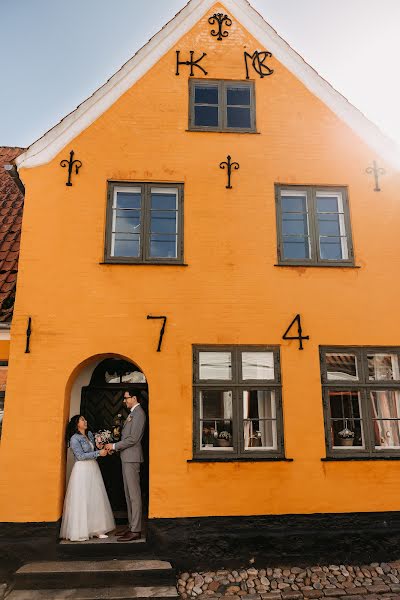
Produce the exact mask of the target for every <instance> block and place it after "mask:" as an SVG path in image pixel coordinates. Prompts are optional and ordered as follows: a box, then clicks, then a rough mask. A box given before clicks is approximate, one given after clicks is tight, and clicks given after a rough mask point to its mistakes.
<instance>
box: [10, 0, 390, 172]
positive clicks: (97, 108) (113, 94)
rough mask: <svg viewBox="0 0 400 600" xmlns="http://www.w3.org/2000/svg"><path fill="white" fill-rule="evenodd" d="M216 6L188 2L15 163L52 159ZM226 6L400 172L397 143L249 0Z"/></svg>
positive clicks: (201, 0) (204, 0) (224, 0)
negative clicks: (295, 48) (264, 17)
mask: <svg viewBox="0 0 400 600" xmlns="http://www.w3.org/2000/svg"><path fill="white" fill-rule="evenodd" d="M214 4H215V0H189V2H188V4H186V6H185V7H184V8H183V9H182V10H181V11H180V12H179V13H178V14H177V15H176V16H175V17H174V18H173V19H172V20H171V21H169V22H168V23H167V25H165V26H164V27H163V28H162V29H161V30H160V31H159V32H158V33H157V34H156V35H155V36H154V37H152V38H151V39H150V41H149V42H147V44H145V45H144V46H143V47H142V48H141V49H140V50H139V51H138V52H137V53H136V54H135V55H134V56H133V57H132V58H131V59H130V60H129V61H128V62H127V63H125V64H124V65H123V67H121V69H120V70H119V71H117V72H116V73H115V75H113V76H112V77H111V78H110V79H109V80H108V81H107V82H106V83H105V84H104V85H103V86H102V87H100V88H99V89H98V90H96V91H95V92H94V94H93V95H92V96H90V97H89V98H88V99H87V100H85V101H84V102H82V104H80V105H79V106H78V108H76V109H75V110H74V111H73V112H71V113H70V114H69V115H67V116H66V117H65V118H64V119H62V121H60V123H58V124H57V125H55V126H54V127H53V128H52V129H50V130H49V131H48V132H47V133H45V134H44V135H43V136H42V137H41V138H39V139H38V140H37V141H36V142H34V143H33V144H32V145H31V146H30V147H29V148H28V150H27V151H26V152H24V153H23V154H21V155H20V156H18V157H17V158H16V160H15V163H16V165H17V166H18V168H21V167H24V168H25V167H26V168H30V167H36V166H39V165H42V164H45V163H47V162H49V161H50V160H52V159H53V158H54V156H56V154H58V152H60V151H61V150H62V149H63V148H64V147H65V146H66V145H67V144H68V143H69V142H70V141H71V140H73V139H74V138H75V137H76V136H77V135H79V134H80V133H81V132H82V131H84V130H85V129H86V128H87V127H88V126H89V125H90V124H91V123H93V122H94V121H95V120H96V119H97V118H98V117H99V116H100V115H102V114H103V113H104V112H105V111H106V110H107V109H108V108H109V107H110V106H112V104H114V102H116V100H117V99H118V98H119V97H120V96H122V94H124V93H125V92H126V91H127V90H128V89H129V88H130V87H131V86H132V85H133V84H134V83H135V82H136V81H138V79H140V78H141V77H142V76H143V75H144V74H145V73H146V72H147V71H148V70H149V69H150V68H151V67H152V66H153V65H154V64H156V62H157V61H158V60H159V59H160V58H161V57H162V56H163V55H164V54H165V53H166V52H168V50H170V49H171V48H172V47H173V46H174V45H175V44H176V42H177V41H178V40H179V39H180V38H181V37H182V36H183V35H185V33H187V32H188V31H189V30H190V29H191V28H192V27H193V26H194V25H195V24H196V23H197V21H198V20H199V19H200V18H201V17H202V16H203V14H204V13H205V12H206V11H207V10H208V9H209V8H210V7H211V6H213V5H214ZM221 4H222V5H223V6H224V7H225V8H226V10H227V11H228V12H230V13H231V15H232V16H234V17H236V18H237V20H238V21H239V22H240V23H241V24H242V25H243V26H244V27H245V28H246V29H247V30H248V31H249V33H250V34H251V35H252V36H253V37H255V38H256V39H257V40H258V41H259V42H260V44H262V46H263V49H266V50H268V51H270V52H272V54H273V56H274V57H275V58H277V60H278V61H279V62H281V63H282V64H283V65H284V66H285V67H286V68H287V69H288V70H289V71H290V72H292V73H293V74H294V75H295V76H296V77H297V78H298V79H299V80H300V81H301V82H302V83H303V84H304V85H305V87H307V89H308V90H310V92H312V93H313V94H314V95H315V96H317V97H318V98H319V99H320V100H321V101H322V102H324V104H326V105H327V106H328V107H329V108H330V109H331V110H332V111H333V112H334V113H335V114H336V115H337V116H338V117H339V118H340V119H341V120H342V121H344V122H345V123H346V124H347V125H348V126H349V127H350V128H351V129H352V130H353V131H354V132H355V133H356V134H357V135H358V136H359V137H360V138H361V139H362V140H363V141H364V142H365V143H366V144H367V145H368V146H369V147H370V148H371V150H373V151H374V152H375V153H376V154H377V155H379V156H380V157H382V158H383V159H384V160H385V161H387V162H388V163H390V164H391V165H392V167H394V168H396V169H400V148H399V147H398V146H397V145H396V144H395V142H394V141H392V140H391V139H390V138H388V137H386V136H385V135H384V134H383V133H382V132H381V131H380V129H379V128H378V127H377V126H376V125H375V124H374V123H372V122H371V121H370V120H369V119H367V117H365V115H363V114H362V113H361V112H360V111H359V110H358V109H357V108H355V107H354V106H353V105H352V104H351V103H350V102H348V100H346V98H344V97H343V96H342V95H341V94H340V93H339V92H337V91H336V90H335V89H334V88H333V87H332V86H331V85H330V84H329V83H328V82H327V81H325V80H324V79H323V78H322V77H321V76H320V75H319V74H318V73H317V72H316V71H315V70H314V69H313V68H312V67H310V65H308V64H307V63H306V62H305V60H304V59H303V58H302V57H301V56H300V55H299V54H298V53H297V52H296V51H295V50H293V48H291V47H290V46H289V44H287V43H286V42H285V41H284V40H283V39H282V38H281V37H280V36H279V35H278V34H277V33H276V31H275V30H274V29H273V28H272V27H271V26H270V25H269V24H268V23H267V22H266V21H265V20H264V19H263V17H262V16H261V15H260V14H259V13H258V12H257V11H256V10H255V9H254V8H252V6H250V4H249V3H248V1H247V0H221ZM260 49H261V48H260ZM274 76H275V75H274ZM371 158H373V157H371Z"/></svg>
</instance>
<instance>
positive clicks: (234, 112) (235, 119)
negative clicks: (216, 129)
mask: <svg viewBox="0 0 400 600" xmlns="http://www.w3.org/2000/svg"><path fill="white" fill-rule="evenodd" d="M226 111H227V126H228V127H238V128H242V129H250V128H251V114H250V108H238V107H232V106H228V107H227V109H226Z"/></svg>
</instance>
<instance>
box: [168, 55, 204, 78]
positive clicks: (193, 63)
mask: <svg viewBox="0 0 400 600" xmlns="http://www.w3.org/2000/svg"><path fill="white" fill-rule="evenodd" d="M180 53H181V51H180V50H177V51H176V73H175V75H179V65H186V66H188V67H190V77H193V76H194V73H193V67H197V68H198V69H200V70H201V71H203V73H204V75H208V73H207V71H206V70H205V69H203V67H202V66H201V65H199V64H198V63H199V62H200V61H201V60H203V58H204V57H205V56H207V54H206V53H205V52H203V54H202V55H201V56H200V58H198V59H197V60H194V59H193V54H194V50H190V60H179V55H180Z"/></svg>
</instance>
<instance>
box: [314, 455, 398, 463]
mask: <svg viewBox="0 0 400 600" xmlns="http://www.w3.org/2000/svg"><path fill="white" fill-rule="evenodd" d="M349 460H400V456H326V457H325V458H321V461H322V462H336V461H349Z"/></svg>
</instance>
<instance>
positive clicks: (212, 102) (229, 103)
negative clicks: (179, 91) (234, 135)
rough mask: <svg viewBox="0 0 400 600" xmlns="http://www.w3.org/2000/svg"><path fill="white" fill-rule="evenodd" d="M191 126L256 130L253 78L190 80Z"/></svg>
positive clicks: (196, 127) (207, 129)
mask: <svg viewBox="0 0 400 600" xmlns="http://www.w3.org/2000/svg"><path fill="white" fill-rule="evenodd" d="M189 86H190V87H189V97H190V112H189V129H191V130H194V131H225V132H228V131H233V132H238V131H240V132H254V131H255V130H256V125H255V100H254V85H253V82H250V81H249V82H243V81H216V80H209V79H207V80H206V81H205V80H203V79H201V80H193V79H190V80H189Z"/></svg>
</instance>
